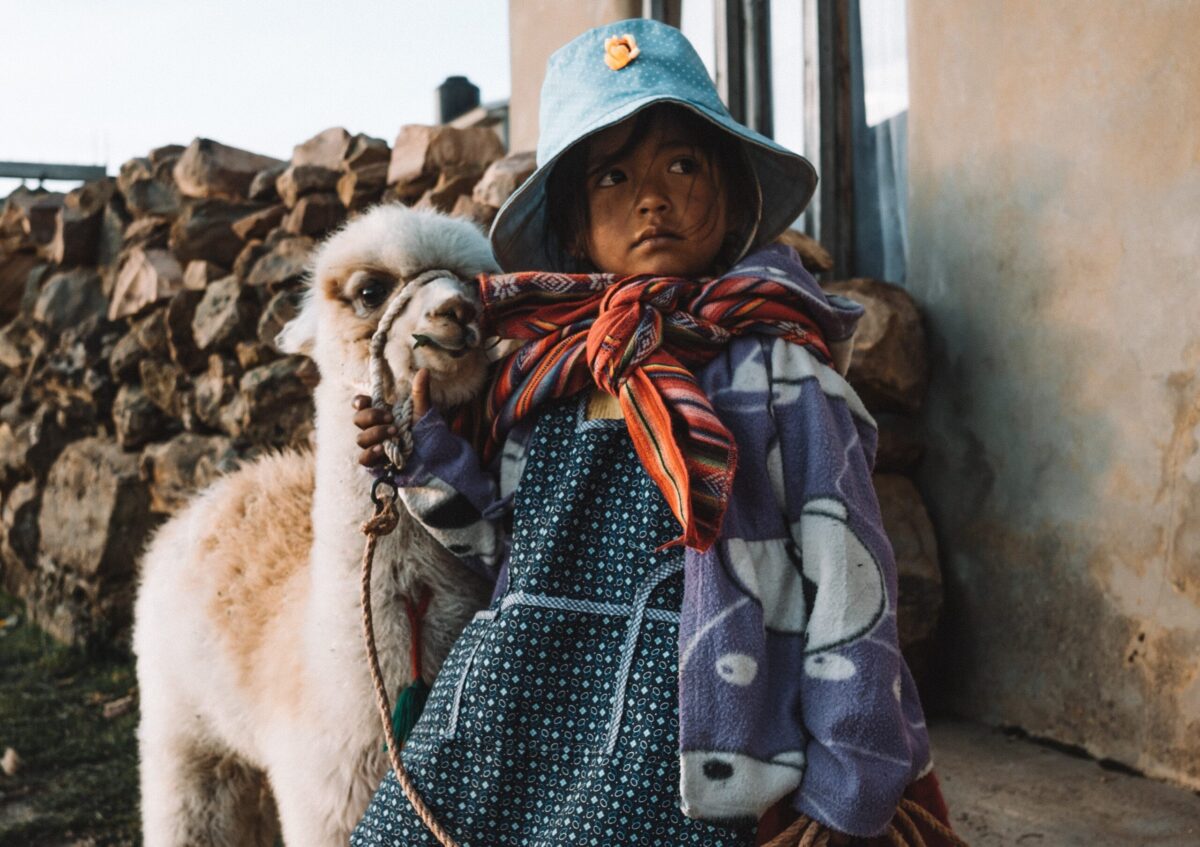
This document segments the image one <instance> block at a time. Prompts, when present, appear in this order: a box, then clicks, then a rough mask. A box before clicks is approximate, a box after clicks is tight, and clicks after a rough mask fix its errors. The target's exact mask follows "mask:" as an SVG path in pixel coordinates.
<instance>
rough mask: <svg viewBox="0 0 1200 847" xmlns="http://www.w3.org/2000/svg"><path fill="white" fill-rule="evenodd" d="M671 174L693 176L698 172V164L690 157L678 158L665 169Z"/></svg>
mask: <svg viewBox="0 0 1200 847" xmlns="http://www.w3.org/2000/svg"><path fill="white" fill-rule="evenodd" d="M667 170H668V171H670V172H671V173H673V174H694V173H695V172H696V171H698V170H700V163H699V162H698V161H696V160H695V159H693V158H692V157H691V156H680V157H679V158H678V159H676V160H675V161H673V162H671V165H670V167H668V168H667Z"/></svg>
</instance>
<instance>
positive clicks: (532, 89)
mask: <svg viewBox="0 0 1200 847" xmlns="http://www.w3.org/2000/svg"><path fill="white" fill-rule="evenodd" d="M641 14H642V3H641V0H571V2H563V0H508V38H509V50H510V53H509V57H510V58H509V62H510V70H511V72H512V97H511V99H510V100H509V137H508V149H509V150H513V151H517V150H533V149H534V148H536V147H537V136H538V99H539V97H540V96H541V91H542V77H543V76H544V74H545V72H546V60H547V59H549V58H550V54H551V53H553V52H554V51H555V50H557V49H558V48H559V47H562V46H563V45H564V44H566V43H567V42H568V41H570V40H571V39H572V38H574V37H575V36H577V35H579V34H580V33H582V32H585V31H586V30H589V29H591V28H592V27H595V26H600V25H601V24H606V23H611V22H612V21H619V20H623V19H625V18H636V17H641Z"/></svg>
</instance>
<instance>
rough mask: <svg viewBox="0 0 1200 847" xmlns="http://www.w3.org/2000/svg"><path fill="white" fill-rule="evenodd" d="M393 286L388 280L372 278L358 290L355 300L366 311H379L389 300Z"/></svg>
mask: <svg viewBox="0 0 1200 847" xmlns="http://www.w3.org/2000/svg"><path fill="white" fill-rule="evenodd" d="M390 290H391V286H390V285H389V284H388V283H387V281H386V280H382V279H378V278H377V277H370V278H368V279H367V280H366V281H364V282H363V284H362V285H360V286H359V288H358V293H357V294H355V295H354V299H355V301H356V302H357V303H359V304H360V305H361V306H362V307H363V308H365V309H378V308H379V307H380V306H382V305H383V301H384V300H386V299H387V296H388V291H390Z"/></svg>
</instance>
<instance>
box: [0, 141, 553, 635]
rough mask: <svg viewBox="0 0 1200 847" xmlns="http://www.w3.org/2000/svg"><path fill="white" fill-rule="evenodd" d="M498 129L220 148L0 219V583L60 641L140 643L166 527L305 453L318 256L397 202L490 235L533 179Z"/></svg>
mask: <svg viewBox="0 0 1200 847" xmlns="http://www.w3.org/2000/svg"><path fill="white" fill-rule="evenodd" d="M531 170H532V157H531V156H530V155H528V154H524V155H521V154H518V155H514V156H508V157H506V156H505V155H504V150H503V147H502V145H501V143H500V141H499V139H498V137H497V136H496V135H495V134H494V133H493V132H492V131H491V130H487V129H462V130H460V129H452V128H448V127H427V126H408V127H405V128H403V129H402V130H401V131H400V134H399V136H398V137H397V139H396V141H395V143H394V144H393V145H388V144H387V143H386V142H385V141H382V140H380V139H376V138H369V137H367V136H363V135H351V134H350V133H348V132H346V131H345V130H343V129H340V128H335V129H330V130H327V131H325V132H323V133H321V134H319V135H317V136H316V137H314V138H312V139H309V140H308V141H306V142H304V143H303V144H300V145H298V146H297V147H296V148H295V151H294V152H293V155H292V157H291V159H290V160H289V161H277V160H275V159H271V158H268V157H265V156H259V155H256V154H254V153H250V152H247V151H244V150H237V149H234V148H231V147H227V146H225V145H222V144H219V143H217V142H215V141H211V140H208V139H196V140H195V141H193V142H192V143H191V144H190V145H188V146H187V147H182V146H178V145H172V146H166V147H160V148H157V149H155V150H152V151H150V153H149V154H147V155H146V156H145V157H142V158H138V159H134V160H132V161H129V162H126V163H125V164H124V165H122V167H121V169H120V173H119V175H118V176H117V177H116V178H113V179H105V180H102V181H99V182H95V183H90V184H87V185H84V186H83V187H81V188H79V189H77V190H75V191H72V192H70V193H69V194H55V193H49V192H41V191H36V192H35V191H28V190H25V189H20V190H18V191H16V192H15V193H14V194H12V195H11V196H10V197H9V198H8V199H7V200H6V201H5V203H4V206H3V212H2V213H0V322H3V328H2V329H0V492H2V493H3V505H2V507H0V523H2V525H3V535H2V536H0V568H2V575H3V585H4V587H5V589H7V590H8V591H10V592H12V593H14V594H16V595H17V596H19V597H22V598H24V599H25V601H26V605H27V608H28V610H29V614H30V616H31V617H32V618H33V619H34V620H35V621H36V622H37V623H39V624H40V625H42V626H43V627H45V628H46V629H48V630H49V631H50V632H51V633H53V634H54V635H56V636H57V637H59V638H60V639H63V640H65V641H69V642H74V643H83V642H87V641H89V640H92V639H102V640H103V639H111V638H115V639H117V640H121V639H123V638H124V637H125V636H126V635H127V630H128V625H129V611H130V604H131V597H132V591H133V586H134V573H135V566H136V559H137V555H138V553H139V551H140V550H141V548H142V546H143V545H144V543H145V541H146V539H147V537H148V534H149V533H150V532H151V531H152V529H153V528H154V527H155V526H156V525H157V524H158V523H159V522H161V521H162V520H163V518H164V517H165V516H166V515H168V514H170V513H171V512H173V511H175V510H176V509H178V508H179V507H180V506H181V505H182V504H184V503H185V502H186V500H187V498H188V496H189V495H190V494H191V493H192V492H194V491H195V490H196V489H198V488H200V487H203V486H204V485H205V484H207V483H208V482H210V481H211V480H213V479H214V478H215V477H216V476H217V475H218V474H220V473H222V472H225V471H228V470H230V469H232V468H234V467H236V466H237V465H238V463H239V462H242V461H245V460H246V459H248V458H250V457H253V456H255V455H258V454H259V453H261V452H262V451H263V450H269V449H277V448H281V447H288V446H305V445H306V444H307V443H308V440H309V434H310V432H311V428H312V400H311V391H312V388H313V386H314V385H315V384H316V382H317V379H318V378H319V377H318V374H317V372H316V368H315V366H314V365H313V363H312V362H311V361H310V360H308V359H307V358H305V357H302V356H286V355H284V354H282V353H281V352H280V351H279V350H278V349H277V348H276V347H275V344H274V339H275V335H276V333H277V332H278V331H279V330H280V328H281V327H282V326H283V324H284V323H285V322H286V321H287V320H288V319H289V318H290V317H291V316H292V315H294V314H295V311H296V307H297V302H298V294H299V289H300V286H301V284H302V281H303V278H304V274H305V271H306V266H307V263H308V260H309V256H310V254H311V252H312V249H313V246H314V245H315V244H316V242H317V240H318V239H320V238H321V237H322V236H323V235H324V234H325V233H326V232H328V231H329V230H331V229H333V228H334V227H336V226H338V225H339V224H340V223H342V221H343V220H345V219H346V217H347V216H348V215H352V214H354V213H355V212H357V211H358V210H360V209H363V208H365V207H366V206H368V205H370V204H373V203H377V202H381V201H388V200H393V201H397V200H398V201H402V202H405V203H409V204H412V205H415V206H422V207H424V206H428V207H433V208H437V209H440V210H442V211H445V212H453V213H455V214H459V215H463V216H466V217H470V218H472V219H473V220H476V221H477V222H479V223H480V224H481V225H486V224H487V223H488V222H490V220H491V218H492V216H494V215H495V213H496V209H497V207H498V206H499V205H500V204H501V203H502V202H503V201H504V199H505V198H506V197H507V196H508V195H509V194H510V193H511V192H512V191H513V190H514V189H515V187H516V186H517V185H518V184H519V183H520V182H521V181H522V180H523V179H524V178H525V177H526V176H527V175H528V174H529V173H530V172H531Z"/></svg>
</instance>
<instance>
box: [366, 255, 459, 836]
mask: <svg viewBox="0 0 1200 847" xmlns="http://www.w3.org/2000/svg"><path fill="white" fill-rule="evenodd" d="M447 276H448V277H452V278H453V277H454V274H452V273H451V272H450V271H447V270H443V269H440V268H439V269H434V270H428V271H425V272H424V273H422V274H419V275H418V276H415V277H413V278H412V279H410V280H407V281H404V282H403V283H402V285H403V287H402V288H401V289H400V292H399V293H398V294H396V295H394V296H393V297H392V299H391V301H390V302H389V303H388V306H387V309H386V310H385V311H384V313H383V317H382V318H380V320H379V326H378V327H377V328H376V330H375V334H374V335H373V336H371V346H370V355H371V358H370V362H369V365H368V367H369V375H370V380H371V404H372V405H373V406H374V407H375V408H377V409H389V406H388V404H387V400H386V395H387V392H388V390H389V389H392V388H398V387H399V386H398V385H397V384H396V378H395V375H394V374H392V372H391V369H390V368H389V367H388V364H387V359H386V358H385V356H384V349H385V348H386V347H387V342H388V333H389V332H391V329H392V324H394V323H395V321H396V318H398V317H399V316H400V314H401V313H402V312H403V311H404V309H405V307H407V306H408V304H409V302H410V301H411V300H412V298H413V295H414V294H415V293H416V291H417V289H419V288H420V287H421V286H423V285H425V284H426V283H428V282H431V281H432V280H434V279H439V278H441V277H447ZM390 411H391V413H392V418H393V420H394V422H395V424H394V425H395V427H396V430H397V435H396V436H394V437H393V438H392V439H389V440H388V441H385V442H384V444H383V452H384V455H385V456H386V457H387V460H388V461H389V462H390V463H391V464H392V465H393V466H394V467H395V468H396V469H397V470H399V469H401V468H403V467H404V464H405V462H407V461H408V457H409V455H411V453H412V446H413V442H412V392H411V391H408V392H405V393H404V397H402V398H400V399H398V400H397V402H396V404H395V405H394V406H392V407H390ZM397 499H398V497H397V492H396V489H395V488H394V487H393V486H392V485H391V483H389V482H388V481H387V480H386V479H379V480H376V482H375V485H374V487H373V488H372V489H371V500H372V501H373V502H374V504H375V512H374V514H373V515H372V516H371V518H370V519H369V520H367V521H365V522H364V523H363V525H362V531H363V534H365V535H366V536H367V543H366V546H365V548H364V549H363V558H362V582H361V584H360V586H359V602H360V604H361V605H362V625H363V640H364V641H365V642H366V647H367V662H368V665H369V667H370V671H371V682H372V683H374V686H375V705H376V707H377V708H378V709H379V719H380V721H381V722H382V723H383V734H384V737H385V738H386V739H387V752H388V759H389V761H390V762H391V765H392V770H393V771H394V772H395V774H396V782H398V783H399V784H400V789H401V790H402V791H403V792H404V796H405V797H406V798H408V802H409V803H410V804H411V805H412V807H413V811H415V812H416V813H417V817H419V818H420V819H421V822H422V823H423V824H425V827H426V829H428V830H429V832H430V833H432V835H433V837H434V838H436V839H437V840H438V842H439V843H440V844H441V845H442V847H458V844H457V842H456V841H455V840H454V839H453V838H452V837H451V836H450V833H448V832H447V831H446V830H445V828H444V827H443V826H442V825H441V823H440V822H439V821H438V819H437V818H436V817H434V814H433V812H432V811H431V810H430V808H429V806H428V805H426V803H425V800H424V799H423V798H422V797H421V795H420V793H419V792H418V791H417V788H416V786H415V785H413V782H412V778H411V777H410V776H409V775H408V771H407V770H405V768H404V764H403V763H402V762H401V761H400V745H399V743H397V741H396V734H395V732H394V730H393V729H392V705H391V702H390V699H389V698H388V694H387V687H386V685H385V684H384V681H383V671H382V670H381V669H380V667H379V651H378V649H377V647H376V645H375V623H374V618H373V615H372V610H371V570H372V566H373V564H374V561H375V548H376V546H377V545H378V544H379V539H380V538H382V537H383V536H385V535H390V534H391V533H392V532H394V531H395V530H396V526H397V525H398V524H399V522H400V515H399V511H398V509H397V504H396V501H397ZM410 629H412V633H411V636H410V637H411V638H413V639H415V638H416V637H417V636H416V627H415V626H414V625H413V623H412V622H411V621H410Z"/></svg>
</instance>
